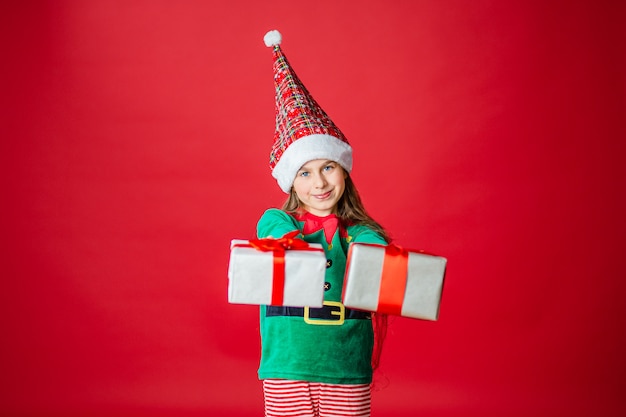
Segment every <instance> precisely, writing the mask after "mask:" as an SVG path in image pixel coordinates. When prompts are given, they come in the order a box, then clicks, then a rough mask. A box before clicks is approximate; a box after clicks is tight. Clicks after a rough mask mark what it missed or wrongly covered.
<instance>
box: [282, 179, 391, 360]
mask: <svg viewBox="0 0 626 417" xmlns="http://www.w3.org/2000/svg"><path fill="white" fill-rule="evenodd" d="M301 209H302V206H301V202H300V199H299V198H298V195H297V194H296V192H295V191H294V189H293V187H291V191H290V192H289V197H287V200H286V201H285V203H284V204H283V211H286V212H287V213H296V212H298V211H299V210H301ZM335 215H336V216H337V217H339V220H341V222H342V223H343V224H344V225H349V224H359V225H363V226H367V227H369V228H370V229H372V230H373V231H374V232H376V233H378V234H379V235H380V236H381V237H382V238H383V239H385V241H386V242H387V243H391V237H390V236H389V234H388V233H387V231H386V230H385V229H384V228H383V227H382V226H381V225H380V223H378V222H377V221H376V220H374V219H373V218H372V217H371V216H370V215H369V214H368V213H367V211H366V210H365V207H364V206H363V202H362V201H361V196H360V195H359V192H358V190H357V189H356V186H355V185H354V182H353V181H352V178H350V175H349V174H348V173H347V172H346V183H345V189H344V191H343V195H342V196H341V198H340V199H339V201H338V202H337V206H336V207H335ZM372 327H373V330H374V349H373V352H372V370H376V369H377V368H378V366H379V365H380V357H381V355H382V351H383V342H384V341H385V337H386V336H387V315H386V314H379V313H372Z"/></svg>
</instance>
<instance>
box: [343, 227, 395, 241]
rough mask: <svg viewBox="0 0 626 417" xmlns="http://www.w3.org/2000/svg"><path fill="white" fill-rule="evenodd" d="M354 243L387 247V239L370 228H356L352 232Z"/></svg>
mask: <svg viewBox="0 0 626 417" xmlns="http://www.w3.org/2000/svg"><path fill="white" fill-rule="evenodd" d="M350 234H351V236H352V240H351V242H353V243H374V244H377V245H387V242H386V241H385V239H384V238H383V237H382V236H381V235H379V234H378V233H376V232H374V231H373V230H372V229H370V228H369V227H365V226H354V229H353V230H352V231H351V233H350Z"/></svg>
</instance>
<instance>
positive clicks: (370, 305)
mask: <svg viewBox="0 0 626 417" xmlns="http://www.w3.org/2000/svg"><path fill="white" fill-rule="evenodd" d="M348 256H349V262H348V270H347V271H346V278H345V279H346V281H345V283H344V293H343V303H344V304H345V306H346V307H350V308H355V309H361V310H367V311H377V309H378V299H379V293H380V286H381V276H382V270H383V260H384V258H385V247H384V246H382V245H366V244H359V243H353V244H352V245H350V251H349V255H348ZM446 262H447V260H446V258H443V257H441V256H433V255H427V254H424V253H419V252H413V251H409V256H408V268H407V269H408V273H407V279H406V287H405V292H404V297H403V302H402V310H401V311H402V313H401V314H400V315H401V316H404V317H412V318H416V319H424V320H437V318H438V316H439V304H440V301H441V293H442V290H443V281H444V275H445V270H446Z"/></svg>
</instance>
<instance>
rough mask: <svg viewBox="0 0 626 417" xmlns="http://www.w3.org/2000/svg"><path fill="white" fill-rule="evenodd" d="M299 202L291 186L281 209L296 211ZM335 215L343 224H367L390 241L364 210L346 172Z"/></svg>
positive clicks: (381, 228) (299, 204)
mask: <svg viewBox="0 0 626 417" xmlns="http://www.w3.org/2000/svg"><path fill="white" fill-rule="evenodd" d="M301 204H302V203H301V202H300V199H299V198H298V195H297V194H296V192H295V191H294V189H293V187H291V191H290V192H289V197H287V200H286V201H285V203H284V204H283V210H284V211H286V212H287V213H296V212H298V211H299V210H301V209H302V206H301ZM335 215H337V217H339V219H340V220H341V222H342V223H343V224H344V225H350V224H358V225H363V226H367V227H369V228H370V229H372V230H373V231H374V232H376V233H378V234H379V235H380V236H381V237H382V238H383V239H385V241H386V242H387V243H390V242H391V238H390V237H389V234H388V233H387V231H386V230H385V229H384V228H383V227H382V226H381V225H380V223H378V222H377V221H376V220H374V219H373V218H372V217H371V216H370V215H369V214H368V213H367V211H366V210H365V207H364V206H363V202H362V201H361V196H360V195H359V192H358V190H357V189H356V186H355V185H354V182H353V181H352V178H350V175H349V174H347V173H346V184H345V189H344V192H343V195H342V196H341V198H340V199H339V201H338V202H337V206H336V207H335Z"/></svg>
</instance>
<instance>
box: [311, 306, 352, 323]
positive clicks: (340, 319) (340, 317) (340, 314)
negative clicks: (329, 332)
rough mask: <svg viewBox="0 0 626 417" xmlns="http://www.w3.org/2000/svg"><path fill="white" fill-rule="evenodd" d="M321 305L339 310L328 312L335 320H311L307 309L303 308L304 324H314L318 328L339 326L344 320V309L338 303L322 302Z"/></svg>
mask: <svg viewBox="0 0 626 417" xmlns="http://www.w3.org/2000/svg"><path fill="white" fill-rule="evenodd" d="M323 305H325V306H331V307H338V308H339V310H333V311H331V312H330V314H331V315H333V316H337V317H338V319H337V320H334V319H333V320H328V319H312V318H311V317H310V316H309V307H304V322H305V323H308V324H315V325H319V326H341V325H342V324H343V322H344V321H345V319H346V307H345V306H344V305H343V304H341V303H340V302H339V301H324V302H323Z"/></svg>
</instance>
